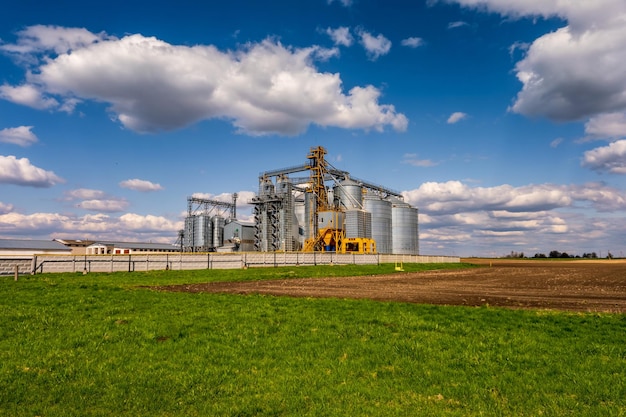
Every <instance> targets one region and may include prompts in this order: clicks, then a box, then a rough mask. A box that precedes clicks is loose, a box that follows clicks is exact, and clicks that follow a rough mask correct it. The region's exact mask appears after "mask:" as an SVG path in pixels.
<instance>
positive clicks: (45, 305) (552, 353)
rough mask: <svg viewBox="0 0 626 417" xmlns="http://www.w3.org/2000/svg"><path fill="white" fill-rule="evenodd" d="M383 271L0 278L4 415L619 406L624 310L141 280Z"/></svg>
mask: <svg viewBox="0 0 626 417" xmlns="http://www.w3.org/2000/svg"><path fill="white" fill-rule="evenodd" d="M458 266H459V265H458V264H456V265H435V267H458ZM427 267H431V266H424V265H412V264H405V265H404V269H405V270H406V271H411V270H418V269H423V268H427ZM393 269H394V265H381V266H354V265H349V266H334V267H330V266H325V267H322V266H318V267H296V268H294V267H280V268H263V269H248V270H237V271H232V270H225V271H220V270H211V271H206V270H205V271H152V272H146V273H143V272H135V273H114V274H90V275H86V276H83V275H80V274H44V275H36V276H32V277H20V280H19V281H18V282H14V281H13V277H12V276H11V277H2V278H0V416H111V415H123V416H253V415H315V416H361V415H367V416H377V415H380V416H402V415H406V416H493V415H495V416H538V415H546V416H560V415H562V416H566V415H567V416H572V415H576V416H624V415H626V315H620V314H613V315H611V314H580V313H565V312H550V311H539V310H537V311H521V310H519V311H516V310H505V309H497V308H491V307H481V308H472V307H441V306H427V305H414V304H405V303H383V302H373V301H368V300H342V299H309V298H287V297H271V296H259V295H250V296H238V295H223V294H186V293H164V292H156V291H153V290H149V289H146V288H142V287H141V286H142V285H166V284H177V283H193V282H207V281H214V280H244V279H246V280H251V279H270V278H281V279H284V278H288V277H291V278H294V279H297V278H299V277H308V276H330V275H335V276H337V275H358V274H377V273H388V272H391V271H393Z"/></svg>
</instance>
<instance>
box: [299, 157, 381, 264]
mask: <svg viewBox="0 0 626 417" xmlns="http://www.w3.org/2000/svg"><path fill="white" fill-rule="evenodd" d="M324 155H326V149H324V148H323V147H322V146H318V147H316V148H311V151H310V152H309V155H307V159H309V161H310V162H309V170H310V171H311V174H310V185H309V189H308V190H307V192H310V193H312V194H313V195H314V196H315V198H314V201H315V209H314V210H311V212H310V218H309V219H308V221H309V230H310V231H311V236H309V237H308V239H306V241H305V242H304V247H303V248H302V250H303V251H304V252H337V253H376V242H375V241H374V240H373V239H368V238H346V233H345V230H344V227H343V218H344V217H343V216H339V214H340V213H343V211H342V209H340V208H338V207H331V206H330V204H329V203H328V192H327V191H326V185H325V184H324V179H325V178H326V175H327V174H328V165H327V163H326V160H325V159H324ZM322 212H330V213H332V215H331V217H332V218H331V220H330V221H328V222H326V223H324V226H325V227H322V228H319V227H318V215H319V213H322Z"/></svg>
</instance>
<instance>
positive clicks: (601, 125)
mask: <svg viewBox="0 0 626 417" xmlns="http://www.w3.org/2000/svg"><path fill="white" fill-rule="evenodd" d="M585 133H586V134H588V135H590V136H592V137H594V138H609V139H618V138H623V137H626V112H617V113H606V114H600V115H598V116H595V117H592V118H591V119H589V121H588V122H587V123H585Z"/></svg>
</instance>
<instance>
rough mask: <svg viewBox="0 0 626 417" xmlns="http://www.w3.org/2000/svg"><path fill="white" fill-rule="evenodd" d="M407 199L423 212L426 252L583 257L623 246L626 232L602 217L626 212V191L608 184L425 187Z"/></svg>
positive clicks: (422, 234) (422, 245)
mask: <svg viewBox="0 0 626 417" xmlns="http://www.w3.org/2000/svg"><path fill="white" fill-rule="evenodd" d="M403 194H404V197H405V201H407V202H409V203H410V204H411V205H413V206H415V207H418V208H419V223H420V248H421V249H420V250H421V251H422V253H429V251H432V252H431V253H436V252H437V251H438V250H441V249H446V250H448V251H450V250H451V249H452V250H453V249H454V248H458V249H459V250H463V251H466V252H465V253H466V254H468V253H469V254H471V253H472V252H467V251H472V250H475V251H476V253H483V254H485V253H486V252H485V251H486V250H489V251H491V250H493V249H492V248H493V247H500V248H502V252H498V253H491V255H495V256H501V255H504V254H506V253H507V252H510V251H511V250H516V251H522V252H524V251H526V252H527V253H526V255H527V256H532V255H533V254H534V252H532V251H533V250H534V251H536V252H541V251H543V252H544V253H545V252H548V251H550V250H552V249H557V250H560V251H563V250H565V251H570V252H578V253H581V254H582V253H583V252H591V251H592V250H593V251H597V250H598V246H597V245H605V244H606V243H607V242H619V241H623V237H622V235H623V233H624V232H626V226H623V225H621V223H618V224H615V222H609V221H607V220H606V218H603V217H602V213H609V215H612V213H621V212H623V211H624V210H625V209H626V192H624V191H623V190H619V189H616V188H613V187H609V186H607V185H606V184H604V183H587V184H580V185H576V184H575V185H555V184H538V185H533V184H531V185H526V186H521V187H513V186H511V185H506V184H505V185H499V186H494V187H470V186H468V185H467V184H464V183H463V182H461V181H448V182H443V183H437V182H427V183H424V184H422V185H421V186H420V187H419V188H417V189H414V190H410V191H405V192H404V193H403ZM581 236H584V237H585V238H584V239H581ZM539 245H541V246H539ZM601 247H603V246H601Z"/></svg>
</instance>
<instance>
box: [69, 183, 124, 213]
mask: <svg viewBox="0 0 626 417" xmlns="http://www.w3.org/2000/svg"><path fill="white" fill-rule="evenodd" d="M63 195H64V198H63V200H65V201H71V202H75V203H74V205H75V206H76V207H79V208H82V209H84V210H89V211H97V212H105V213H117V212H120V211H124V210H126V209H127V208H128V206H129V205H130V204H129V203H128V201H127V200H125V199H123V198H119V197H113V196H110V195H108V194H107V193H105V192H104V191H101V190H92V189H89V188H78V189H75V190H69V191H65V192H64V193H63Z"/></svg>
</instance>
